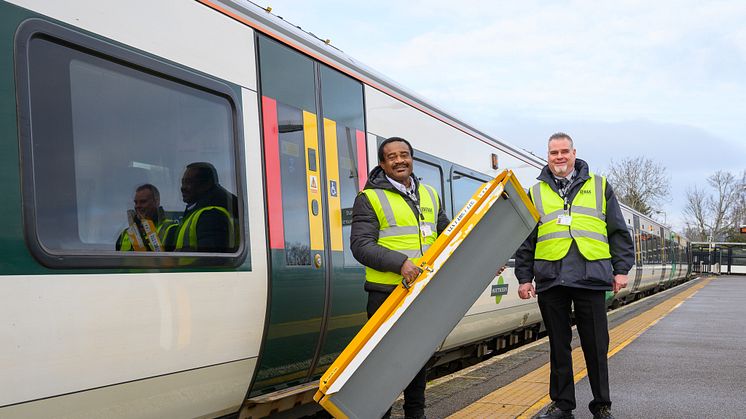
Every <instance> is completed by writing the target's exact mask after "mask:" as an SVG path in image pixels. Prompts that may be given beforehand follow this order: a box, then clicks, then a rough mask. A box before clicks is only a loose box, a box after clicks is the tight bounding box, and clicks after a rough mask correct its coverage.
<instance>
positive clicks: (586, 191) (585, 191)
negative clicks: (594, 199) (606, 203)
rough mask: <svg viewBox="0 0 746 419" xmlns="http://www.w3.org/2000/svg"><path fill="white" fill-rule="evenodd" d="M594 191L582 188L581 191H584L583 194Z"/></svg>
mask: <svg viewBox="0 0 746 419" xmlns="http://www.w3.org/2000/svg"><path fill="white" fill-rule="evenodd" d="M592 192H593V191H592V190H590V189H581V190H580V192H579V193H583V194H586V193H592Z"/></svg>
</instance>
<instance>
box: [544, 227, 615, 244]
mask: <svg viewBox="0 0 746 419" xmlns="http://www.w3.org/2000/svg"><path fill="white" fill-rule="evenodd" d="M573 237H574V238H578V237H587V238H589V239H594V240H598V241H600V242H604V243H608V242H609V240H608V239H607V238H606V236H604V235H603V234H599V233H596V232H594V231H584V230H573V231H572V233H571V232H570V231H555V232H553V233H547V234H544V235H543V236H541V237H538V238H537V239H536V241H537V242H543V241H546V240H552V239H571V238H573Z"/></svg>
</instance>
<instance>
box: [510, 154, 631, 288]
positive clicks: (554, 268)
mask: <svg viewBox="0 0 746 419" xmlns="http://www.w3.org/2000/svg"><path fill="white" fill-rule="evenodd" d="M575 171H576V175H575V177H574V179H573V180H572V183H571V184H570V187H569V192H568V200H569V201H570V202H572V200H573V199H574V198H575V195H577V193H578V191H579V190H580V188H581V186H582V185H583V183H585V181H586V180H588V179H589V178H590V176H589V174H588V164H587V163H586V162H585V161H583V160H580V159H576V160H575ZM537 179H538V180H540V181H544V182H546V183H547V184H549V186H551V188H552V190H553V191H554V192H557V185H556V183H555V181H554V175H552V172H551V171H550V170H549V166H544V169H543V170H542V171H541V174H539V177H537ZM538 231H539V227H538V225H537V226H536V228H534V231H533V232H531V235H529V236H528V238H527V239H526V240H525V241H524V242H523V244H522V245H521V247H519V248H518V251H517V252H516V256H515V275H516V277H517V278H518V282H519V283H521V284H524V283H528V282H531V280H532V279H533V280H535V281H536V291H537V292H541V291H543V290H546V289H549V288H551V287H553V286H556V285H564V286H568V287H576V288H585V289H592V290H611V284H612V282H613V280H614V275H617V274H623V275H626V274H627V273H628V272H629V270H630V269H632V265H634V263H635V250H634V245H633V243H632V237H631V236H630V234H629V231H628V230H627V223H626V222H625V220H624V216H623V215H622V210H621V208H620V207H619V202H618V201H617V199H616V196H615V195H614V191H613V189H612V188H611V185H609V184H608V182H607V183H606V232H607V237H608V239H609V252H610V253H611V260H609V259H602V260H594V261H590V260H586V259H585V258H584V257H583V255H582V254H581V253H580V251H579V250H578V246H577V245H576V244H575V241H573V242H572V245H571V246H570V250H569V251H568V252H567V255H565V257H564V258H562V259H560V260H557V261H549V260H540V259H534V252H535V250H536V238H537V235H538Z"/></svg>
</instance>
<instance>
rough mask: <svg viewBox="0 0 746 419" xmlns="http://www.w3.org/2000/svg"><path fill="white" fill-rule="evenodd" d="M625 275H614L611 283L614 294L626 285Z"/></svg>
mask: <svg viewBox="0 0 746 419" xmlns="http://www.w3.org/2000/svg"><path fill="white" fill-rule="evenodd" d="M627 281H628V279H627V275H614V284H613V285H612V290H613V291H614V294H616V293H618V292H619V291H621V290H622V288H626V287H627Z"/></svg>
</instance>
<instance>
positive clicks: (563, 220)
mask: <svg viewBox="0 0 746 419" xmlns="http://www.w3.org/2000/svg"><path fill="white" fill-rule="evenodd" d="M570 223H572V215H567V214H562V215H560V216H559V217H557V225H561V226H569V225H570Z"/></svg>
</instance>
